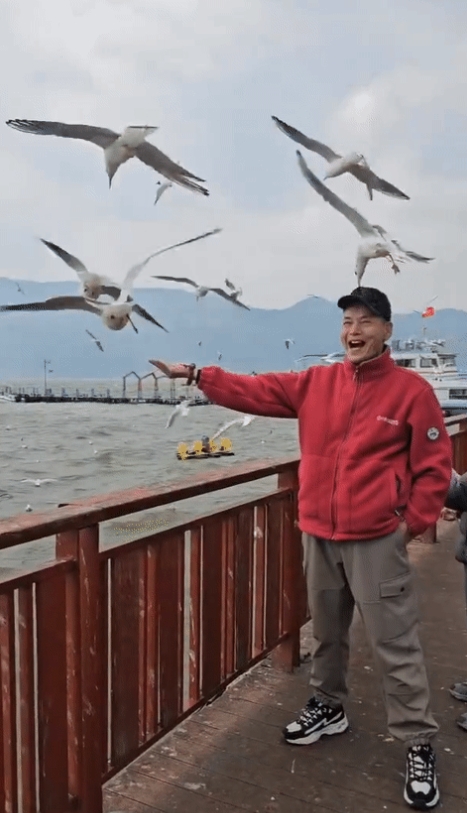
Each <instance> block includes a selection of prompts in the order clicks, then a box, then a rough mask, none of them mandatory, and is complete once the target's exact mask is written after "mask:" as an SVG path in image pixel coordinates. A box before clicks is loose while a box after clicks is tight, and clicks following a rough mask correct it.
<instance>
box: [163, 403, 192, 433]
mask: <svg viewBox="0 0 467 813" xmlns="http://www.w3.org/2000/svg"><path fill="white" fill-rule="evenodd" d="M190 405H191V401H188V400H186V399H184V400H183V401H180V403H179V404H177V405H176V407H175V409H174V410H173V411H172V412H171V413H170V415H169V419H168V421H167V423H166V425H165V428H166V429H169V428H170V427H171V426H172V424H173V422H174V421H175V420H176V419H177V418H178V417H179V416H182V417H183V418H186V417H187V415H188V414H189V412H190Z"/></svg>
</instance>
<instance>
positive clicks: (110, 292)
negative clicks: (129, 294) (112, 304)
mask: <svg viewBox="0 0 467 813" xmlns="http://www.w3.org/2000/svg"><path fill="white" fill-rule="evenodd" d="M102 293H103V294H106V295H107V296H111V297H112V299H118V298H119V296H120V294H121V293H122V289H121V288H119V287H118V285H103V286H102Z"/></svg>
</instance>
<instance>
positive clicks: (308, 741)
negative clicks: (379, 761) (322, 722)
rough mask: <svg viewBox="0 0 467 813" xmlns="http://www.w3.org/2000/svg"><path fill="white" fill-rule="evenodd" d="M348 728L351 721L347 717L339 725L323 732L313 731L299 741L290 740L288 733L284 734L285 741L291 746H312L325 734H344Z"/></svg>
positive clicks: (334, 725)
mask: <svg viewBox="0 0 467 813" xmlns="http://www.w3.org/2000/svg"><path fill="white" fill-rule="evenodd" d="M348 728H349V721H348V720H347V717H344V719H343V720H339V722H338V723H333V724H332V725H328V726H326V728H322V729H321V731H312V733H311V734H308V736H307V737H300V739H299V740H289V738H288V737H287V734H286V733H284V739H285V741H286V743H288V744H289V745H312V744H313V743H314V742H318V740H319V739H321V737H323V736H324V734H328V735H329V734H343V733H344V731H347V729H348Z"/></svg>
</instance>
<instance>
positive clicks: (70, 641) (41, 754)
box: [0, 458, 306, 813]
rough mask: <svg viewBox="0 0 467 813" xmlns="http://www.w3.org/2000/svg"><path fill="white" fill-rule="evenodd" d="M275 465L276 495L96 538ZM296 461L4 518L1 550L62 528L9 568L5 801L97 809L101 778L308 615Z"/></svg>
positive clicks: (2, 624)
mask: <svg viewBox="0 0 467 813" xmlns="http://www.w3.org/2000/svg"><path fill="white" fill-rule="evenodd" d="M272 474H276V475H278V476H277V485H276V487H275V488H274V489H273V490H272V491H271V492H270V493H268V494H267V495H266V496H264V497H261V498H256V499H254V500H251V501H249V502H246V503H245V502H242V503H241V504H238V505H236V506H234V507H230V508H229V509H226V510H221V511H216V512H215V513H212V514H208V515H204V516H197V517H193V518H192V519H190V521H188V522H184V523H183V524H181V525H178V526H176V527H172V528H170V529H168V530H162V531H159V532H157V533H151V534H150V535H149V536H146V537H144V538H139V539H135V540H134V541H131V542H127V543H125V544H118V543H117V544H113V545H110V546H106V547H104V548H103V549H101V550H100V549H99V523H100V522H103V521H105V520H108V519H112V518H115V517H117V516H118V517H122V516H123V515H129V514H132V513H136V512H138V511H141V510H145V509H150V508H155V507H158V506H161V505H166V504H167V503H176V502H178V501H179V500H182V499H186V498H188V497H193V496H196V495H199V494H205V493H207V492H213V491H216V490H219V489H223V488H226V487H229V486H233V485H239V484H244V483H247V482H251V481H253V480H257V479H261V478H264V477H268V476H270V475H272ZM296 499H297V461H296V460H295V459H291V458H287V459H285V460H279V461H271V462H265V463H263V464H257V463H254V464H247V465H244V466H236V467H235V469H228V468H224V469H223V470H222V471H217V472H216V473H213V474H208V475H207V476H206V474H205V475H204V476H202V477H190V478H188V479H186V480H184V481H182V482H180V483H176V484H172V485H170V487H168V486H167V487H166V486H163V487H155V488H153V489H149V488H140V489H135V490H132V491H125V492H120V493H118V494H110V495H108V496H104V497H95V498H93V499H90V500H86V501H84V502H83V503H73V504H70V505H68V506H65V507H62V508H59V509H56V510H54V511H49V512H47V513H44V514H42V515H39V514H36V515H35V516H34V517H32V516H31V515H29V514H27V515H21V516H17V517H12V518H11V519H8V520H5V521H3V522H0V548H3V549H4V548H9V547H12V546H14V545H17V544H20V543H24V542H28V541H33V540H36V539H41V538H44V537H46V536H50V535H51V534H55V535H56V559H55V561H53V562H51V563H48V564H46V565H43V566H41V567H36V568H34V570H31V571H30V572H21V573H20V574H16V575H12V576H7V577H3V578H1V579H0V667H1V668H0V684H1V698H2V702H1V704H0V730H1V734H0V810H1V811H3V810H5V811H8V813H16V811H21V813H38V812H39V811H40V813H67V811H71V810H80V811H83V813H99V812H100V811H101V810H102V783H103V782H104V781H105V780H106V779H108V778H109V777H110V776H111V775H112V774H113V773H115V772H116V771H118V770H119V769H120V768H122V767H123V766H124V765H126V764H128V763H129V762H130V761H131V760H132V759H134V758H135V756H136V755H137V754H138V753H140V752H141V751H142V750H144V748H146V747H148V746H149V745H150V744H151V743H153V742H154V741H155V740H156V739H157V738H158V737H160V736H162V735H163V734H165V733H166V732H167V731H169V730H170V729H171V728H172V727H173V726H174V725H176V724H177V723H178V722H179V721H180V720H182V719H183V718H184V717H185V716H186V715H188V714H189V713H191V712H192V711H193V710H194V709H195V708H197V707H198V706H200V705H202V704H203V703H205V702H206V701H207V700H209V699H210V698H212V697H213V696H215V695H216V694H218V693H219V692H220V691H222V689H223V687H225V686H226V685H227V683H229V681H231V680H233V679H234V678H235V677H236V676H237V675H239V674H240V673H241V672H243V671H245V670H246V669H248V668H249V667H250V666H251V665H252V664H254V663H255V662H256V661H258V660H260V659H261V658H264V657H265V655H266V654H267V653H268V652H270V651H271V650H273V649H274V650H275V658H276V660H277V662H278V663H279V662H282V663H283V664H284V665H286V666H289V667H292V666H293V664H296V663H297V662H298V656H299V632H300V626H301V625H302V624H303V622H304V620H305V618H306V600H305V599H304V589H303V576H302V571H301V556H302V554H301V539H300V533H299V531H298V528H297V525H296V522H295V518H296Z"/></svg>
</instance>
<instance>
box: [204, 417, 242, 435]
mask: <svg viewBox="0 0 467 813" xmlns="http://www.w3.org/2000/svg"><path fill="white" fill-rule="evenodd" d="M242 421H243V418H234V420H233V421H227V423H224V424H222V426H221V427H220V429H217V431H216V432H214V434H213V435H212V437H211V440H215V439H216V438H218V437H219V435H222V432H226V431H227V429H230V427H231V426H235V424H237V423H242Z"/></svg>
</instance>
